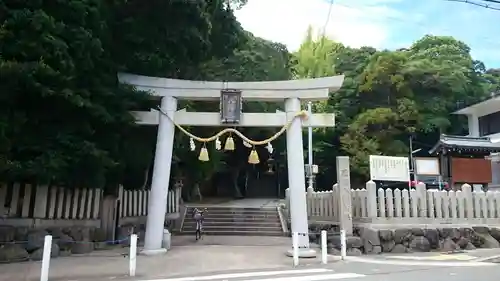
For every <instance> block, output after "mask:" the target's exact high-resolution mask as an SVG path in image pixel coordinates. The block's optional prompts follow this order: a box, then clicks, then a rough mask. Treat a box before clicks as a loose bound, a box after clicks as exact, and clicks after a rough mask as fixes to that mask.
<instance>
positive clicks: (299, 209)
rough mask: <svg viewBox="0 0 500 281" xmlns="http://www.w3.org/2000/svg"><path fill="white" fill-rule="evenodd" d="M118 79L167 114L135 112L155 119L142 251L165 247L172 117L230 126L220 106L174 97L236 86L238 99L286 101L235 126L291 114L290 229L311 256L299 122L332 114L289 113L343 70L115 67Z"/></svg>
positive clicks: (278, 122) (331, 122)
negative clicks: (212, 75)
mask: <svg viewBox="0 0 500 281" xmlns="http://www.w3.org/2000/svg"><path fill="white" fill-rule="evenodd" d="M118 79H119V81H120V82H122V83H126V84H129V85H133V86H135V87H136V89H138V90H143V91H148V92H150V94H151V95H153V96H158V97H161V109H162V111H163V112H164V113H166V114H167V115H168V117H167V116H164V115H163V114H161V113H159V112H158V111H157V110H151V111H149V112H148V111H141V112H134V113H135V114H136V117H137V123H139V124H144V125H146V124H148V125H156V124H158V136H157V141H156V152H155V159H154V167H153V181H152V186H151V196H150V198H151V199H150V203H149V209H148V217H147V223H146V240H145V245H144V250H143V254H146V255H154V254H160V253H165V252H166V249H164V248H162V239H163V226H164V221H165V212H166V207H167V195H168V186H169V180H170V168H171V163H172V150H173V143H174V132H175V125H174V124H173V122H172V120H173V121H174V122H175V123H177V124H178V125H181V126H182V125H185V126H233V125H227V124H222V123H221V120H220V113H219V112H188V111H186V110H185V109H181V110H178V109H177V100H178V99H186V100H205V101H206V100H214V101H216V100H220V97H221V90H225V89H238V90H240V91H241V98H242V100H243V101H262V102H280V101H284V102H285V112H282V111H277V112H276V113H242V115H241V120H240V122H239V123H238V124H237V126H242V127H283V126H284V125H285V124H286V123H287V122H289V121H290V120H293V122H292V124H291V125H290V127H289V128H288V130H287V132H286V144H287V146H286V147H287V166H288V185H289V188H290V215H291V224H292V229H291V231H292V232H298V233H301V234H303V235H301V236H299V248H300V251H299V255H300V256H301V257H311V256H315V251H314V250H312V249H310V247H309V233H308V232H309V231H308V222H307V206H306V192H305V191H306V188H305V172H304V154H303V143H302V126H304V127H308V126H312V127H334V126H335V115H334V114H330V113H328V114H312V116H308V118H307V120H303V121H301V119H300V118H294V117H295V116H296V115H297V113H298V112H299V111H301V101H320V100H327V99H328V96H329V93H330V92H333V91H337V90H338V89H340V87H341V86H342V82H343V81H344V76H343V75H339V76H332V77H324V78H316V79H304V80H289V81H269V82H224V83H223V82H206V81H190V80H179V79H168V78H159V77H148V76H140V75H133V74H125V73H120V74H118ZM169 118H170V119H171V120H169Z"/></svg>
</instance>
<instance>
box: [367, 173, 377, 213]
mask: <svg viewBox="0 0 500 281" xmlns="http://www.w3.org/2000/svg"><path fill="white" fill-rule="evenodd" d="M366 193H367V200H366V203H367V204H366V205H367V206H366V207H367V216H368V217H369V218H376V217H377V184H376V183H375V182H374V181H372V180H370V181H368V182H367V183H366Z"/></svg>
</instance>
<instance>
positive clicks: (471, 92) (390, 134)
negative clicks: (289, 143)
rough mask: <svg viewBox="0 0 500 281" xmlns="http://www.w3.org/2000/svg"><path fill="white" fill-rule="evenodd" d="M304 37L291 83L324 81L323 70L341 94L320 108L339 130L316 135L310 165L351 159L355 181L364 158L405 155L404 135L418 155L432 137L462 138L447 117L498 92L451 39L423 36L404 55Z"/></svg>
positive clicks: (489, 73) (492, 76)
mask: <svg viewBox="0 0 500 281" xmlns="http://www.w3.org/2000/svg"><path fill="white" fill-rule="evenodd" d="M310 33H311V31H309V34H308V36H307V37H306V39H305V41H304V42H303V44H302V47H301V48H300V49H299V51H297V52H296V53H295V57H296V59H295V61H297V62H298V65H297V66H295V69H298V70H299V71H297V74H298V76H299V77H300V78H306V77H320V76H327V75H331V71H332V67H326V66H325V65H330V66H331V65H333V69H335V72H336V73H339V74H340V73H342V74H345V75H346V78H345V82H344V85H343V87H342V88H341V89H340V91H338V92H336V93H332V94H331V96H330V99H329V101H328V102H327V103H326V105H321V108H319V110H320V111H323V110H326V111H328V112H335V113H336V116H337V122H338V124H337V128H336V129H335V130H328V131H318V132H317V134H316V137H315V139H316V145H315V149H316V150H317V153H316V155H317V160H318V161H320V163H319V164H320V166H322V167H323V168H324V169H332V168H334V163H333V162H334V161H333V159H334V156H336V155H341V154H343V155H346V154H347V155H350V156H351V164H352V170H353V172H355V173H356V174H357V175H358V177H357V178H358V179H360V180H364V179H365V178H366V176H367V174H368V156H369V155H370V154H384V155H394V156H398V155H403V156H405V155H408V154H409V147H408V145H409V137H410V136H413V137H414V138H416V143H417V145H416V146H417V147H421V148H423V150H422V152H423V153H425V151H426V150H428V149H429V148H430V147H431V146H432V145H433V144H434V143H435V142H436V141H437V138H438V136H439V133H450V134H463V133H464V126H465V124H466V123H467V122H465V121H464V120H463V119H460V118H459V117H457V116H452V115H450V113H451V112H453V111H455V110H457V107H459V106H461V105H465V104H471V103H474V102H477V101H479V100H481V99H483V98H485V97H487V96H489V95H490V94H491V93H492V92H495V91H498V87H499V85H500V84H499V82H500V80H499V79H498V77H499V75H498V74H499V73H498V70H494V69H490V70H486V69H485V66H484V65H483V63H481V62H479V61H475V60H474V59H473V58H472V57H471V55H470V48H469V47H468V46H467V45H466V44H465V43H463V42H460V41H458V40H456V39H454V38H452V37H446V36H430V35H428V36H424V37H423V38H421V39H420V40H418V41H416V42H415V43H413V44H412V45H411V46H410V47H409V48H407V49H401V50H396V51H388V50H382V51H377V50H375V49H373V48H370V47H363V48H359V49H353V48H349V47H345V46H342V44H340V43H336V42H333V41H331V40H329V39H327V38H324V37H319V38H317V39H316V40H314V39H313V38H312V36H311V35H310ZM329 52H330V53H329ZM325 53H327V54H328V55H327V56H325ZM315 54H318V55H315ZM325 58H326V60H328V63H325ZM318 65H322V66H321V67H318ZM310 69H312V70H313V71H311V70H310ZM322 174H324V175H328V174H334V173H327V172H325V171H324V172H323V173H322ZM328 181H329V182H331V181H332V179H331V178H329V179H328Z"/></svg>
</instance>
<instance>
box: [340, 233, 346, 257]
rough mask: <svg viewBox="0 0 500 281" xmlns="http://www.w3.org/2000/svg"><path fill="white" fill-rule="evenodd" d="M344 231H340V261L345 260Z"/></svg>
mask: <svg viewBox="0 0 500 281" xmlns="http://www.w3.org/2000/svg"><path fill="white" fill-rule="evenodd" d="M345 233H346V232H345V230H343V229H342V230H341V231H340V258H341V259H342V260H345V258H346V256H347V241H346V235H345Z"/></svg>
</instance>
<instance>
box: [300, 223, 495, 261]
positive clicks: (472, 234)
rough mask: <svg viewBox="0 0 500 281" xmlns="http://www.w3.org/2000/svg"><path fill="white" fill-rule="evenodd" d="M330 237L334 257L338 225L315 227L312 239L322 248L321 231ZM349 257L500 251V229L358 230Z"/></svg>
mask: <svg viewBox="0 0 500 281" xmlns="http://www.w3.org/2000/svg"><path fill="white" fill-rule="evenodd" d="M322 230H326V231H327V233H328V236H327V243H328V251H329V253H330V254H334V255H339V254H340V252H339V250H340V235H339V229H338V226H337V225H334V224H327V223H311V224H310V225H309V237H310V241H311V242H312V243H317V244H320V241H321V234H320V233H321V231H322ZM346 242H347V243H346V244H347V254H348V255H352V256H356V255H361V254H368V255H370V254H372V255H373V254H382V253H393V254H402V253H412V252H431V251H440V252H452V251H458V250H473V249H476V248H481V249H487V248H500V227H486V226H471V227H465V226H464V227H392V228H385V229H384V228H374V227H370V226H357V227H355V228H354V232H353V235H352V236H348V237H347V241H346Z"/></svg>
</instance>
